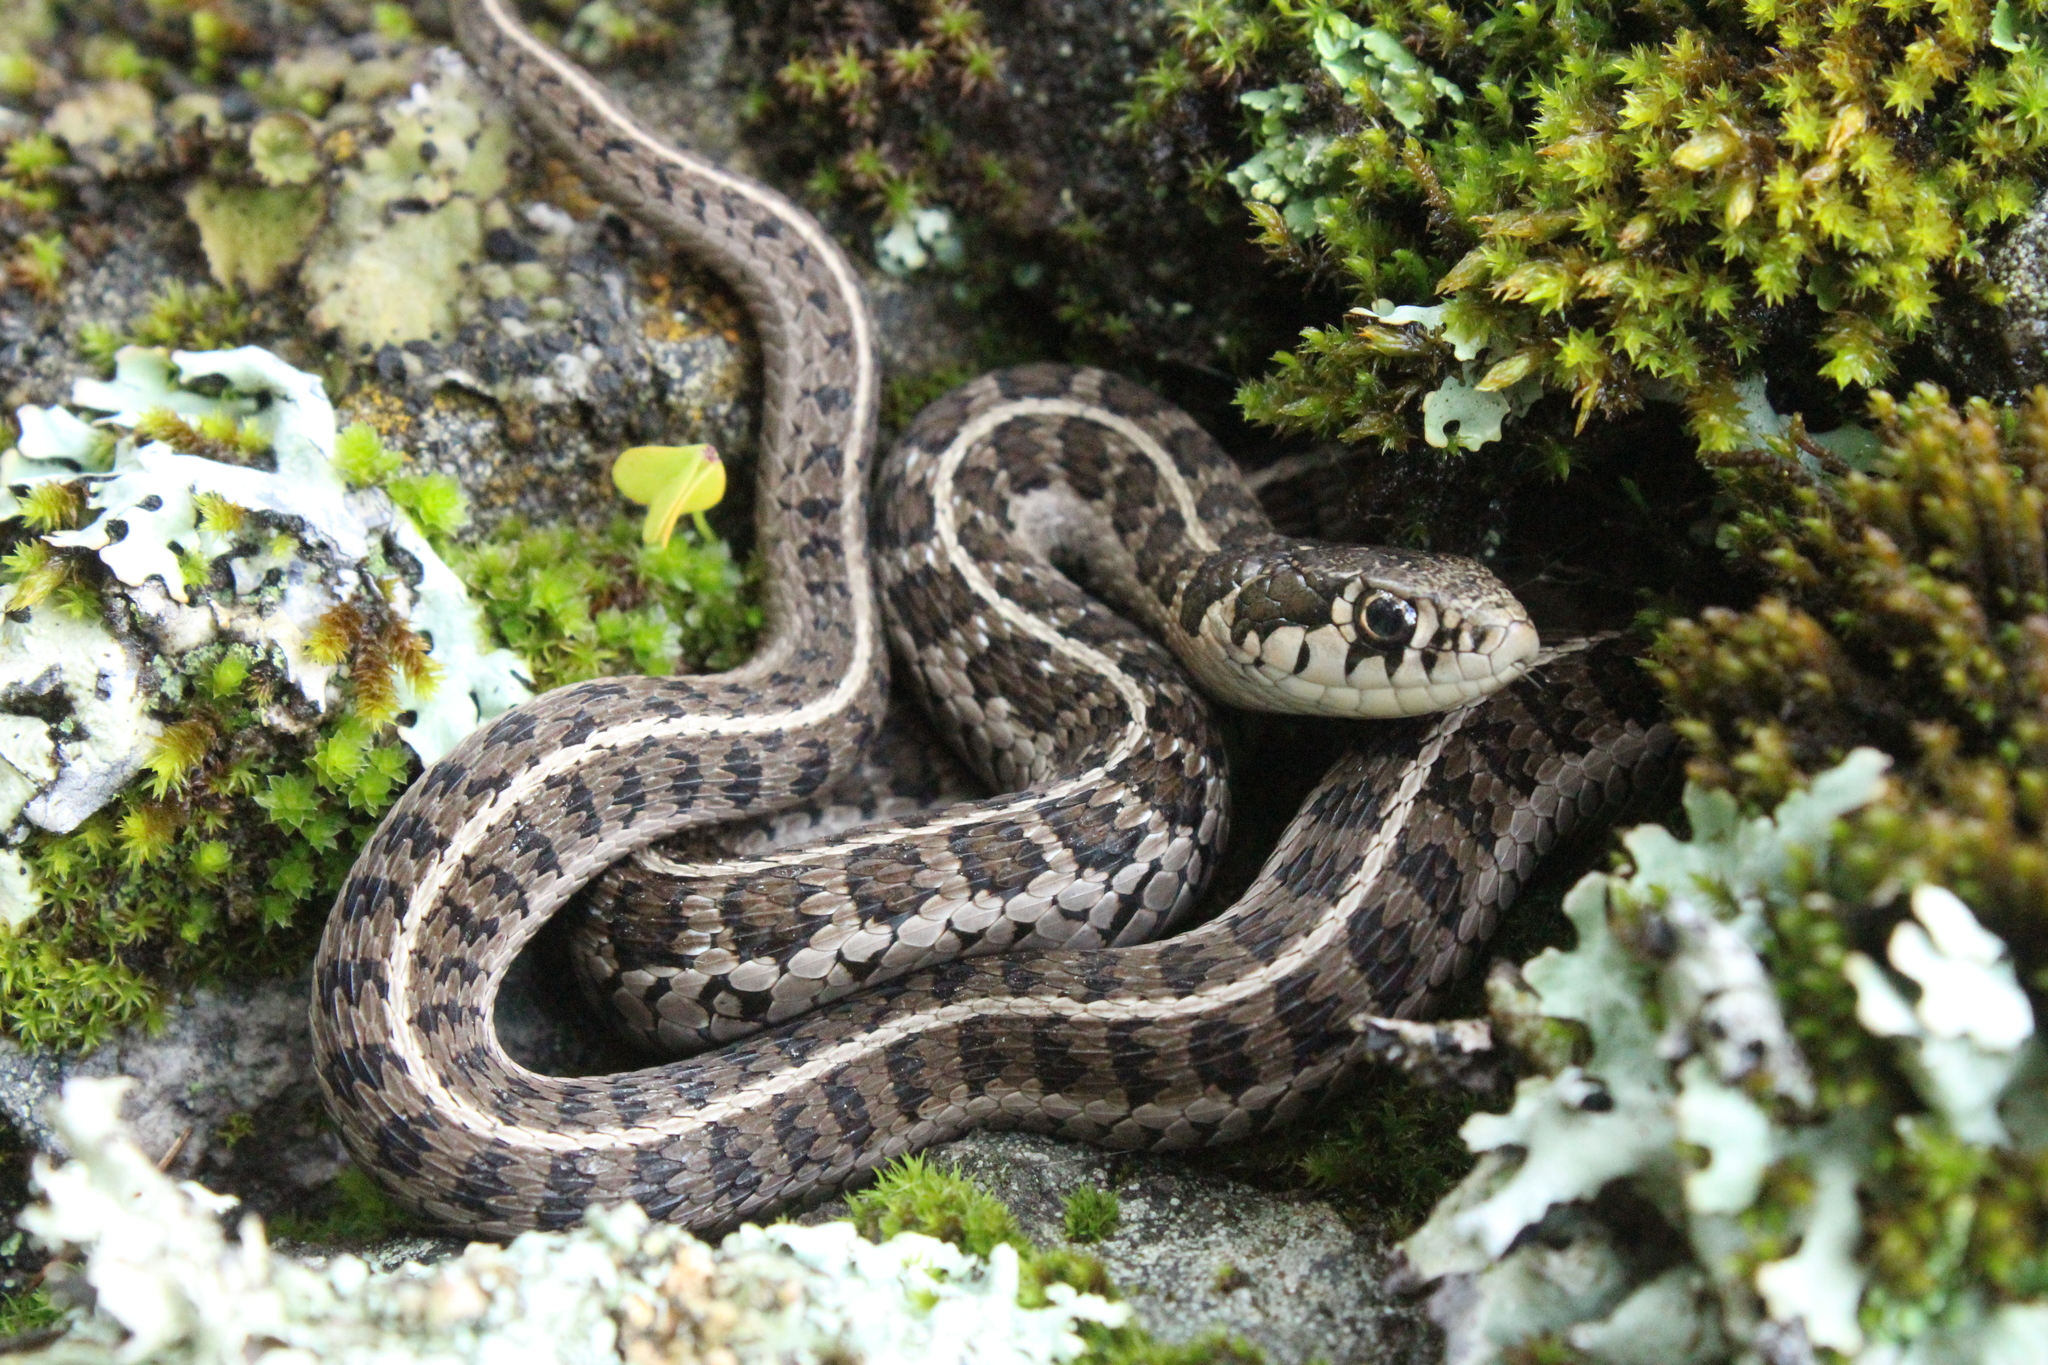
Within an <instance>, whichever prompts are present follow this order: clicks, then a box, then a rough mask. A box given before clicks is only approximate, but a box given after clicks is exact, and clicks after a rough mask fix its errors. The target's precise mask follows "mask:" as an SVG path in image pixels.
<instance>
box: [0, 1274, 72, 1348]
mask: <svg viewBox="0 0 2048 1365" xmlns="http://www.w3.org/2000/svg"><path fill="white" fill-rule="evenodd" d="M63 1321H64V1310H63V1309H61V1308H59V1307H58V1306H57V1305H56V1304H54V1303H52V1302H50V1295H49V1291H47V1290H45V1289H44V1288H43V1287H42V1286H41V1285H37V1286H36V1287H35V1288H33V1289H24V1290H21V1291H19V1292H17V1293H13V1294H4V1295H0V1343H8V1344H11V1343H13V1342H14V1341H16V1340H17V1339H18V1338H22V1337H33V1336H35V1335H36V1334H38V1333H42V1332H47V1331H49V1330H51V1329H54V1328H56V1327H57V1326H59V1325H60V1324H62V1323H63Z"/></svg>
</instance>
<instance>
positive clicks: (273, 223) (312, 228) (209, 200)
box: [185, 180, 327, 294]
mask: <svg viewBox="0 0 2048 1365" xmlns="http://www.w3.org/2000/svg"><path fill="white" fill-rule="evenodd" d="M185 216H186V217H188V218H190V219H191V220H192V225H193V226H194V227H196V228H198V229H199V246H200V249H201V250H202V251H204V252H205V253H206V265H207V269H209V270H210V271H212V272H213V278H214V279H215V280H217V281H219V282H220V283H221V284H223V285H226V286H227V287H229V288H242V289H247V290H248V291H249V292H250V293H252V294H261V293H264V292H266V291H268V290H269V289H270V288H271V287H272V286H273V285H275V284H276V283H277V282H278V280H279V279H280V278H281V277H282V276H283V275H284V272H285V271H287V270H289V269H290V268H291V267H292V266H294V265H296V264H297V263H298V261H299V258H300V257H301V256H303V255H304V254H305V252H306V244H307V243H308V242H310V241H312V240H313V234H314V233H315V232H318V231H319V230H320V225H321V223H322V222H324V221H325V220H326V217H327V196H326V194H325V193H323V192H322V191H321V190H319V189H318V188H312V187H308V188H296V189H266V188H261V187H258V186H254V185H222V184H219V183H217V182H215V181H212V180H201V181H199V182H198V183H196V184H195V185H193V186H192V188H190V189H188V190H186V191H185Z"/></svg>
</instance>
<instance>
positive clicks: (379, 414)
mask: <svg viewBox="0 0 2048 1365" xmlns="http://www.w3.org/2000/svg"><path fill="white" fill-rule="evenodd" d="M338 406H339V408H340V413H339V416H340V418H341V425H343V426H347V425H348V424H349V423H351V422H367V423H369V424H370V426H371V427H373V428H374V429H375V430H376V432H377V435H378V436H379V437H381V438H382V439H383V440H384V441H385V442H387V443H388V444H391V445H403V444H405V441H404V438H405V437H406V436H408V435H409V434H411V432H412V429H413V425H414V421H413V415H412V413H411V412H410V411H409V410H408V409H407V408H406V406H405V400H404V399H402V398H400V397H399V396H398V395H397V394H395V393H392V392H390V391H389V390H386V389H380V388H375V387H364V388H360V389H357V390H356V391H355V392H354V393H351V394H350V395H349V396H348V397H346V398H344V399H342V400H341V402H340V404H339V405H338Z"/></svg>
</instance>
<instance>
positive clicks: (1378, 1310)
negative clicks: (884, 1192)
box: [813, 1133, 1436, 1365]
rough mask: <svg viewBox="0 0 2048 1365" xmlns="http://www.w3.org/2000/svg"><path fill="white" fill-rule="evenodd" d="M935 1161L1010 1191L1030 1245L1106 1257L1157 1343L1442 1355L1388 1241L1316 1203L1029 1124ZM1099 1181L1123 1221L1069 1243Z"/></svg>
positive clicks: (1297, 1361) (1318, 1354)
mask: <svg viewBox="0 0 2048 1365" xmlns="http://www.w3.org/2000/svg"><path fill="white" fill-rule="evenodd" d="M929 1157H930V1160H931V1162H932V1164H933V1165H934V1166H936V1167H938V1168H941V1169H951V1170H956V1171H958V1172H959V1173H960V1174H962V1175H965V1176H967V1177H968V1178H970V1179H971V1180H973V1181H974V1182H975V1183H976V1184H977V1185H979V1186H981V1187H982V1188H984V1189H986V1190H987V1191H988V1192H989V1193H991V1194H993V1195H994V1196H996V1198H998V1199H999V1200H1001V1201H1002V1202H1003V1203H1004V1204H1005V1205H1007V1206H1008V1207H1009V1208H1010V1210H1011V1211H1012V1212H1013V1213H1014V1214H1015V1215H1016V1219H1017V1223H1018V1225H1019V1226H1020V1227H1021V1228H1022V1230H1023V1232H1024V1234H1025V1235H1026V1236H1027V1237H1029V1238H1030V1239H1031V1240H1033V1241H1034V1242H1037V1243H1040V1244H1041V1245H1045V1246H1055V1247H1057V1246H1073V1247H1078V1248H1079V1249H1080V1250H1082V1251H1084V1252H1085V1253H1086V1254H1088V1255H1090V1256H1093V1257H1095V1258H1096V1259H1097V1260H1099V1261H1101V1262H1102V1264H1103V1266H1104V1267H1105V1268H1107V1270H1108V1271H1109V1273H1110V1276H1111V1278H1112V1279H1113V1280H1114V1281H1115V1282H1116V1285H1117V1287H1118V1289H1119V1290H1120V1291H1121V1293H1122V1295H1123V1297H1124V1300H1125V1302H1127V1303H1129V1304H1130V1306H1131V1308H1132V1310H1133V1311H1134V1312H1135V1314H1136V1315H1137V1321H1138V1322H1139V1323H1141V1324H1142V1325H1143V1326H1144V1327H1145V1329H1146V1330H1147V1331H1149V1332H1150V1333H1152V1335H1153V1336H1154V1337H1155V1338H1156V1339H1157V1340H1159V1341H1162V1342H1166V1343H1189V1342H1194V1341H1199V1340H1201V1339H1203V1338H1206V1337H1212V1336H1214V1335H1216V1334H1219V1333H1220V1334H1223V1335H1225V1336H1227V1337H1230V1338H1233V1339H1235V1340H1239V1341H1243V1342H1246V1343H1249V1344H1250V1345H1251V1346H1252V1347H1254V1348H1256V1349H1257V1350H1259V1351H1262V1352H1264V1353H1265V1355H1266V1357H1267V1359H1268V1360H1270V1361H1271V1362H1273V1365H1307V1362H1310V1361H1315V1360H1332V1361H1372V1362H1374V1363H1375V1365H1425V1362H1429V1361H1433V1360H1434V1359H1435V1358H1436V1343H1435V1334H1434V1333H1433V1332H1431V1331H1430V1330H1429V1325H1428V1323H1427V1322H1425V1321H1424V1319H1423V1317H1422V1314H1421V1313H1420V1311H1419V1305H1417V1304H1415V1303H1412V1302H1405V1303H1404V1302H1402V1301H1400V1300H1398V1299H1395V1298H1394V1297H1392V1296H1390V1295H1388V1294H1386V1293H1384V1292H1383V1291H1381V1290H1380V1289H1379V1288H1378V1286H1379V1284H1380V1282H1381V1281H1383V1280H1384V1279H1386V1277H1387V1275H1388V1272H1389V1270H1390V1269H1391V1267H1392V1265H1393V1261H1392V1259H1391V1254H1390V1251H1391V1249H1390V1248H1389V1247H1388V1245H1387V1244H1386V1242H1385V1241H1383V1240H1381V1239H1380V1238H1379V1237H1376V1236H1375V1235H1374V1234H1373V1233H1372V1232H1371V1231H1369V1230H1361V1229H1358V1228H1355V1227H1352V1226H1350V1225H1348V1224H1347V1223H1346V1222H1345V1221H1344V1220H1343V1219H1342V1218H1340V1217H1339V1216H1338V1215H1337V1213H1336V1211H1335V1210H1334V1209H1332V1208H1331V1207H1330V1206H1329V1205H1328V1204H1325V1203H1322V1202H1321V1201H1318V1200H1315V1199H1311V1198H1306V1197H1302V1196H1286V1195H1278V1194H1269V1193H1266V1192H1264V1191H1261V1190H1258V1189H1255V1188H1253V1187H1251V1186H1248V1185H1245V1184H1242V1183H1240V1182H1237V1181H1233V1180H1227V1179H1223V1178H1220V1177H1216V1176H1211V1175H1204V1174H1199V1173H1195V1172H1191V1171H1189V1170H1187V1169H1186V1168H1185V1167H1184V1166H1181V1165H1178V1164H1176V1163H1174V1162H1173V1161H1171V1160H1162V1159H1160V1158H1157V1157H1144V1156H1132V1155H1129V1154H1115V1153H1108V1152H1102V1151H1098V1150H1096V1149H1094V1148H1090V1147H1084V1146H1081V1145H1079V1144H1076V1143H1072V1142H1062V1141H1059V1140H1057V1139H1054V1138H1047V1137H1039V1136H1035V1135H1032V1134H1027V1133H976V1134H971V1135H969V1136H967V1137H965V1138H962V1139H960V1140H959V1141H957V1142H952V1143H948V1144H946V1145H945V1146H943V1147H938V1148H935V1149H933V1150H932V1152H930V1153H929ZM1095 1190H1107V1191H1109V1192H1110V1193H1112V1194H1113V1195H1114V1196H1115V1209H1116V1213H1115V1216H1114V1223H1113V1225H1112V1227H1111V1230H1110V1231H1108V1232H1107V1233H1106V1234H1105V1235H1101V1236H1099V1237H1091V1238H1090V1239H1089V1240H1088V1241H1086V1242H1074V1241H1072V1240H1071V1239H1070V1238H1069V1235H1068V1234H1069V1232H1070V1230H1071V1228H1072V1225H1071V1223H1070V1221H1069V1213H1068V1209H1069V1206H1070V1201H1071V1200H1072V1199H1073V1198H1074V1196H1075V1194H1076V1193H1077V1192H1083V1193H1085V1192H1089V1191H1095ZM837 1207H838V1206H837V1205H836V1204H828V1205H826V1206H825V1207H824V1208H823V1209H822V1210H821V1211H820V1212H819V1214H817V1215H813V1216H828V1215H831V1214H833V1213H834V1212H835V1210H836V1209H837Z"/></svg>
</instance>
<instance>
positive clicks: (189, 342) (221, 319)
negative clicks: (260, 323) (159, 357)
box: [129, 280, 249, 351]
mask: <svg viewBox="0 0 2048 1365" xmlns="http://www.w3.org/2000/svg"><path fill="white" fill-rule="evenodd" d="M248 330H249V308H248V304H247V303H246V302H244V300H243V298H242V296H241V295H240V294H239V293H237V292H236V291H234V290H232V289H220V288H216V287H214V286H213V285H202V286H200V287H199V288H197V289H195V288H193V287H192V286H190V285H188V284H186V283H184V282H183V281H182V280H173V281H172V282H171V283H169V284H167V285H165V286H164V287H163V288H162V289H160V290H159V291H157V294H156V297H155V298H153V299H151V300H150V304H149V309H148V311H147V312H145V313H144V314H143V316H142V320H141V321H140V322H138V323H136V324H135V330H134V332H133V333H132V334H131V336H130V337H129V341H130V342H131V343H132V344H133V345H137V346H163V347H166V348H168V349H170V350H174V351H215V350H220V349H223V348H225V347H229V346H239V345H240V344H241V343H242V339H243V337H244V336H246V335H247V333H248Z"/></svg>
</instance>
